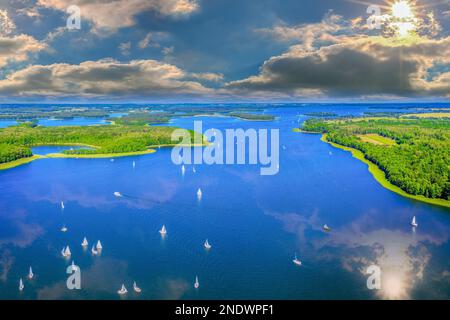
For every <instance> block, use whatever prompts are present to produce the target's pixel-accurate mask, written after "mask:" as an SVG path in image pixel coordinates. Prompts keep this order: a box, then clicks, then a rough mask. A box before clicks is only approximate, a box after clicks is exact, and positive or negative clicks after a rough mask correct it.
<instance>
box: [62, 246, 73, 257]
mask: <svg viewBox="0 0 450 320" xmlns="http://www.w3.org/2000/svg"><path fill="white" fill-rule="evenodd" d="M64 254H65V255H66V257H68V256H70V255H71V254H72V252H70V248H69V246H67V247H66V250H65V251H64Z"/></svg>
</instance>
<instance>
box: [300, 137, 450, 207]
mask: <svg viewBox="0 0 450 320" xmlns="http://www.w3.org/2000/svg"><path fill="white" fill-rule="evenodd" d="M296 132H303V131H300V130H299V131H296ZM309 133H312V132H309ZM317 134H321V135H322V137H321V138H320V140H321V141H322V142H325V143H328V144H329V145H331V146H333V147H335V148H338V149H341V150H344V151H348V152H350V153H351V154H352V156H353V158H355V159H358V160H359V161H361V162H363V163H365V164H366V165H367V169H368V171H369V172H370V174H371V175H372V176H373V178H374V179H375V181H377V182H378V183H379V184H380V185H381V186H382V187H383V188H385V189H387V190H389V191H392V192H395V193H396V194H398V195H401V196H403V197H405V198H409V199H413V200H416V201H420V202H424V203H428V204H432V205H437V206H441V207H445V208H450V201H448V200H444V199H432V198H426V197H424V196H420V195H413V194H409V193H407V192H406V191H404V190H402V189H401V188H400V187H397V186H396V185H393V184H392V183H391V182H390V181H389V180H388V179H387V178H386V174H385V173H384V171H383V170H381V169H380V168H379V167H378V166H377V165H376V164H375V163H373V162H371V161H369V160H367V159H366V158H365V157H364V153H362V151H360V150H357V149H354V148H350V147H346V146H342V145H339V144H337V143H334V142H330V141H327V140H326V136H327V135H326V133H317Z"/></svg>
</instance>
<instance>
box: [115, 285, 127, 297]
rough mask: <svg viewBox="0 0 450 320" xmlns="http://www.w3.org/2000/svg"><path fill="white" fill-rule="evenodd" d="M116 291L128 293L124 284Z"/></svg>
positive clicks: (121, 293) (122, 293)
mask: <svg viewBox="0 0 450 320" xmlns="http://www.w3.org/2000/svg"><path fill="white" fill-rule="evenodd" d="M117 293H118V294H120V295H124V294H127V293H128V290H127V288H125V285H124V284H122V288H120V290H118V291H117Z"/></svg>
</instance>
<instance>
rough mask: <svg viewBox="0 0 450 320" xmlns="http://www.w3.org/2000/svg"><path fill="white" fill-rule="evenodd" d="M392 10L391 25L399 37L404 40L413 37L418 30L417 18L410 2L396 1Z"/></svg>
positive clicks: (404, 0)
mask: <svg viewBox="0 0 450 320" xmlns="http://www.w3.org/2000/svg"><path fill="white" fill-rule="evenodd" d="M391 10H392V13H391V16H392V22H391V23H390V25H391V27H393V28H394V29H395V30H396V33H397V36H399V37H401V38H404V37H407V36H409V35H411V34H412V33H413V32H414V31H415V29H416V23H415V22H416V17H415V15H414V10H413V7H412V5H411V3H410V2H409V1H408V0H400V1H396V2H394V3H393V4H392V7H391Z"/></svg>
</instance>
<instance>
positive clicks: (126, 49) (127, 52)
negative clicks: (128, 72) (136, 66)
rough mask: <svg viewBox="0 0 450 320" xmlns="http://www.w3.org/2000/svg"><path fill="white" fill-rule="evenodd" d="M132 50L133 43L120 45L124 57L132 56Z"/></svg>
mask: <svg viewBox="0 0 450 320" xmlns="http://www.w3.org/2000/svg"><path fill="white" fill-rule="evenodd" d="M130 49H131V42H130V41H128V42H122V43H121V44H120V45H119V50H120V53H121V54H122V55H124V56H128V55H130Z"/></svg>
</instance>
